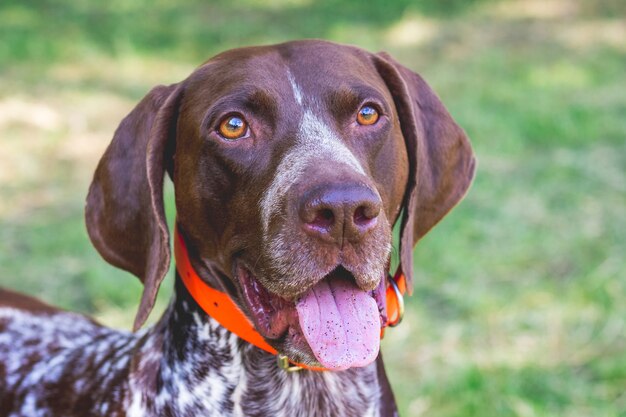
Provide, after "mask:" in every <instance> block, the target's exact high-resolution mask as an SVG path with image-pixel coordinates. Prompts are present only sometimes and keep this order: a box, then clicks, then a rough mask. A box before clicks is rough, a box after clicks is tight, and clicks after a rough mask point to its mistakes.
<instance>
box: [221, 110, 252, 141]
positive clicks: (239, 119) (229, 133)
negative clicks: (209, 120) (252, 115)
mask: <svg viewBox="0 0 626 417" xmlns="http://www.w3.org/2000/svg"><path fill="white" fill-rule="evenodd" d="M218 132H219V134H220V135H221V136H222V137H223V138H224V139H228V140H236V139H241V138H243V137H244V136H245V135H246V134H247V133H248V123H247V122H246V119H244V118H243V116H239V115H230V116H226V117H224V118H223V119H222V121H221V122H220V125H219V127H218Z"/></svg>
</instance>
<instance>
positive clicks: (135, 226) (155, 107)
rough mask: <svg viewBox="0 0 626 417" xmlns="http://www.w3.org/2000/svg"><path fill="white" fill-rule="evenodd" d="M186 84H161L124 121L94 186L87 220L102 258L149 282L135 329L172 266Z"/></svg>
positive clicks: (100, 167) (99, 169)
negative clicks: (172, 200) (172, 209)
mask: <svg viewBox="0 0 626 417" xmlns="http://www.w3.org/2000/svg"><path fill="white" fill-rule="evenodd" d="M182 90H183V87H182V84H173V85H170V86H167V87H165V86H159V87H156V88H153V89H152V91H150V92H149V93H148V95H146V97H144V99H143V100H141V102H140V103H139V104H138V105H137V106H136V107H135V108H134V109H133V111H131V112H130V114H129V115H128V116H126V117H125V118H124V120H122V122H121V123H120V126H119V127H118V128H117V130H116V132H115V135H114V136H113V140H112V141H111V144H110V145H109V147H108V148H107V150H106V152H105V153H104V155H103V156H102V159H101V160H100V163H99V164H98V168H97V169H96V173H95V174H94V178H93V182H92V183H91V187H90V188H89V194H88V196H87V205H86V207H85V219H86V222H87V231H88V232H89V237H90V238H91V241H92V242H93V244H94V246H95V247H96V249H97V250H98V251H99V252H100V254H101V255H102V257H103V258H104V259H105V260H106V261H108V262H109V263H111V264H112V265H115V266H117V267H119V268H122V269H124V270H126V271H128V272H131V273H133V274H134V275H136V276H137V277H138V278H139V279H140V280H141V282H143V284H144V289H143V294H142V296H141V303H140V305H139V310H138V311H137V316H136V317H135V324H134V329H135V330H137V329H138V328H139V327H141V325H142V324H143V323H144V322H145V321H146V319H147V318H148V315H149V314H150V311H152V307H153V306H154V301H155V299H156V295H157V292H158V290H159V286H160V285H161V282H162V281H163V278H164V277H165V274H166V273H167V271H168V269H169V266H170V245H169V231H168V228H167V223H166V219H165V210H164V207H163V180H164V176H165V170H168V171H170V172H171V167H172V163H173V162H172V159H173V149H174V146H175V145H174V142H175V134H176V120H177V118H178V107H179V103H180V97H181V96H182Z"/></svg>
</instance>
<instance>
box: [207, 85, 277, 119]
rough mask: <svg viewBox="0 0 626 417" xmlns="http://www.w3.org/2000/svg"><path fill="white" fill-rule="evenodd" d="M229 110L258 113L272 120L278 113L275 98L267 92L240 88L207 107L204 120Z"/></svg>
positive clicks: (244, 87) (246, 87)
mask: <svg viewBox="0 0 626 417" xmlns="http://www.w3.org/2000/svg"><path fill="white" fill-rule="evenodd" d="M231 110H233V111H237V110H239V111H244V110H247V111H251V112H253V113H260V114H262V115H265V116H267V117H269V118H271V119H272V120H273V119H274V118H275V116H276V114H277V113H278V101H277V99H276V97H275V96H274V95H273V94H271V92H269V91H267V90H260V89H258V88H256V87H253V88H250V87H248V86H241V87H240V88H237V90H235V91H234V92H233V93H231V94H227V95H225V96H224V97H222V98H220V99H219V100H217V101H216V102H214V103H213V104H212V105H211V106H210V107H209V109H208V111H207V116H205V118H206V119H207V120H210V119H212V118H213V117H215V115H216V114H219V113H222V112H224V111H231Z"/></svg>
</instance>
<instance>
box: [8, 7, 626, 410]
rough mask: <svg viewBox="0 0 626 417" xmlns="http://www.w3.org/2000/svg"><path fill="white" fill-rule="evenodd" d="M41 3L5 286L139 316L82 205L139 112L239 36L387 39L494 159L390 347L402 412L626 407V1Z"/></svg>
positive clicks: (440, 234) (14, 106)
mask: <svg viewBox="0 0 626 417" xmlns="http://www.w3.org/2000/svg"><path fill="white" fill-rule="evenodd" d="M31 3H32V2H31ZM35 3H37V7H35V5H34V4H31V5H26V3H24V2H18V1H8V2H4V3H3V4H2V6H0V38H2V40H3V41H2V42H0V285H3V286H8V287H11V288H15V289H18V290H21V291H25V292H29V293H32V294H36V295H38V296H40V297H42V298H44V299H46V300H48V301H50V302H53V303H55V304H58V305H61V306H63V307H66V308H71V309H75V310H79V311H83V312H86V313H89V314H94V315H96V316H97V317H99V318H100V319H102V320H103V321H104V322H106V323H108V324H113V325H122V326H129V324H130V322H131V319H132V315H133V312H134V307H135V306H136V305H137V301H138V297H139V294H140V291H141V287H140V284H139V282H138V280H137V279H135V278H133V277H130V276H128V275H127V274H125V273H122V272H120V271H118V270H116V269H114V268H112V267H110V266H108V265H107V264H105V263H104V262H103V261H102V260H101V259H100V258H99V256H98V255H97V253H96V252H95V250H94V249H93V248H92V247H91V245H90V244H89V242H88V239H87V237H86V233H85V229H84V225H83V219H82V216H83V201H84V196H85V195H86V190H87V186H88V184H89V181H90V177H91V175H92V172H93V169H94V168H95V164H96V163H97V160H98V158H99V156H100V154H101V153H102V151H103V150H104V147H105V146H106V145H107V143H108V141H109V140H110V138H111V135H112V133H113V131H114V129H115V127H116V126H117V123H118V122H119V120H121V118H122V117H123V116H124V115H125V114H126V113H127V112H128V111H129V110H130V109H131V108H132V106H133V105H134V103H135V102H136V101H137V100H138V99H139V98H141V97H142V95H143V94H145V92H146V91H147V90H148V89H149V88H150V87H151V86H153V85H154V84H158V83H167V82H174V81H177V80H179V79H181V78H182V77H184V76H185V75H186V74H188V73H189V72H190V71H191V70H192V69H193V67H194V66H196V65H197V64H199V63H200V62H202V61H203V60H205V59H206V58H208V57H209V56H210V55H212V54H214V53H216V52H219V51H220V50H222V49H226V48H229V47H235V46H240V45H249V44H258V43H270V42H280V41H284V40H288V39H295V38H301V37H319V38H326V39H330V40H335V41H339V42H348V43H354V44H358V45H360V46H362V47H365V48H367V49H371V50H379V49H384V50H388V51H389V52H391V53H392V54H393V55H394V56H396V57H397V58H398V59H399V60H400V61H401V62H403V63H405V64H406V65H408V66H410V67H412V68H414V69H415V70H417V71H419V72H420V73H421V74H422V75H423V76H424V77H425V78H426V79H427V80H428V81H429V83H430V84H431V85H432V86H433V87H434V88H435V90H436V91H437V92H438V93H439V94H440V96H441V97H442V99H443V101H444V103H446V105H447V106H448V108H449V110H450V111H451V113H452V114H453V115H454V117H455V118H456V119H457V121H458V122H459V123H460V124H461V125H462V126H463V127H464V128H465V129H466V130H467V132H468V133H469V135H470V137H471V138H472V142H473V145H474V147H475V150H476V153H477V157H478V160H479V165H478V172H477V177H476V181H475V183H474V185H473V187H472V189H471V190H470V192H469V194H468V196H467V198H466V199H465V201H464V202H463V203H462V204H461V205H460V206H459V207H458V208H456V209H455V210H454V211H453V212H452V213H451V214H450V215H449V216H448V217H447V218H446V219H445V220H444V221H443V222H442V223H441V224H440V225H439V226H437V227H436V228H435V229H434V230H433V231H432V232H431V233H430V234H429V235H428V236H427V237H426V238H424V240H423V241H422V242H421V243H420V244H419V245H418V247H417V248H416V257H415V264H416V272H417V277H416V287H415V294H414V296H413V297H412V298H411V299H410V300H409V301H408V303H409V305H408V312H407V317H406V319H405V322H404V323H403V324H402V325H401V326H399V327H398V328H395V329H392V330H389V331H388V332H387V335H386V338H385V340H384V350H383V351H384V353H385V358H386V363H387V367H388V369H389V374H390V378H391V381H392V385H393V386H394V389H395V392H396V395H397V397H398V400H399V404H400V407H401V411H402V415H403V416H421V415H428V416H431V415H432V416H444V417H447V416H450V417H451V416H477V417H478V416H480V417H502V416H520V417H527V416H559V417H561V416H572V417H574V416H607V417H612V416H615V417H617V416H620V417H624V416H626V394H625V392H626V390H625V389H624V387H626V336H625V335H626V303H625V302H624V300H626V280H625V277H626V261H625V260H624V254H625V253H626V237H625V236H626V71H625V70H624V69H625V68H626V43H624V39H625V38H626V17H625V16H626V7H624V4H623V2H620V1H618V0H606V1H579V2H574V1H553V2H534V1H526V2H509V1H504V0H502V1H471V2H464V1H463V2H461V1H456V0H448V1H446V2H437V1H419V2H409V1H399V2H382V1H375V2H368V3H365V2H339V1H331V2H309V1H307V0H292V1H288V0H282V1H281V0H273V1H271V2H262V1H255V0H245V1H244V0H239V1H229V2H225V1H217V2H210V4H209V3H208V2H200V1H197V2H188V3H185V5H184V6H181V5H179V4H176V3H173V2H168V1H157V2H146V1H138V2H134V3H129V2H121V1H114V2H106V3H102V4H95V3H94V4H89V3H87V2H85V1H77V2H51V1H50V2H46V1H38V2H35ZM168 195H169V196H171V191H170V192H169V194H168ZM173 212H174V208H173V206H172V204H171V202H170V203H169V205H168V213H169V214H170V217H172V215H173ZM170 286H171V280H170V281H169V282H166V284H165V285H164V291H162V292H161V294H160V305H161V306H162V305H163V304H164V303H165V302H166V300H167V298H168V294H169V291H170ZM157 315H158V312H157ZM155 318H156V315H153V319H155Z"/></svg>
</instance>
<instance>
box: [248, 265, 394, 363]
mask: <svg viewBox="0 0 626 417" xmlns="http://www.w3.org/2000/svg"><path fill="white" fill-rule="evenodd" d="M338 269H343V267H341V266H338V267H337V268H335V269H334V270H333V271H332V272H331V273H329V274H327V275H324V276H323V277H321V278H320V279H325V278H326V277H328V276H330V275H332V274H337V273H344V274H345V273H347V274H350V272H349V271H346V270H345V269H343V271H339V272H337V270H338ZM236 271H237V275H238V278H239V282H240V284H241V289H242V293H243V299H244V300H245V303H246V305H247V307H248V310H249V312H250V315H251V316H252V317H251V318H252V321H253V323H254V325H255V326H256V328H257V330H258V331H259V332H260V333H261V335H262V336H263V337H265V338H266V339H268V340H269V341H281V340H284V339H285V338H286V337H290V338H292V339H297V340H292V341H291V342H292V344H295V345H297V346H300V347H301V348H302V349H304V350H306V351H307V352H310V347H309V346H308V344H307V343H306V342H304V340H305V339H304V336H303V334H302V330H301V329H300V322H299V318H298V312H297V310H296V301H297V299H296V301H290V300H287V299H285V298H282V297H280V296H278V295H275V294H272V293H271V292H270V291H268V290H267V289H266V288H265V287H264V286H263V284H262V283H261V282H260V281H259V280H258V279H257V278H256V276H255V274H254V273H253V272H252V271H251V270H250V269H249V268H248V267H247V266H245V265H244V264H243V263H238V264H237V266H236ZM385 287H386V285H385V279H384V278H382V279H381V281H380V283H379V285H378V286H377V287H376V288H375V289H374V290H371V291H367V293H368V294H369V295H370V296H371V297H372V298H374V300H375V301H376V304H377V306H378V311H379V313H380V320H381V327H382V325H383V323H385V322H386V320H387V311H386V298H385ZM305 292H306V291H303V293H305ZM294 342H295V343H294ZM303 344H304V345H303ZM310 353H311V354H312V352H310Z"/></svg>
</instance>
